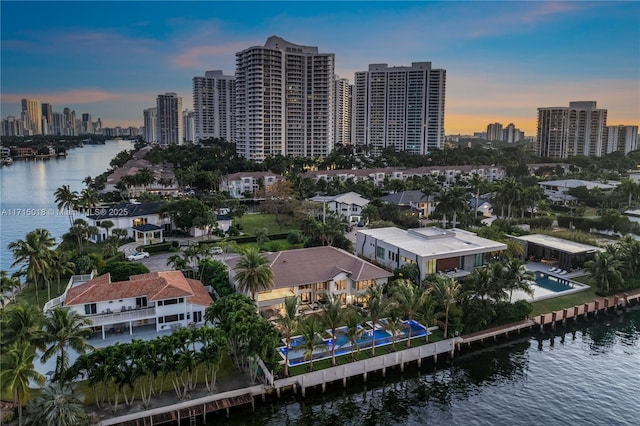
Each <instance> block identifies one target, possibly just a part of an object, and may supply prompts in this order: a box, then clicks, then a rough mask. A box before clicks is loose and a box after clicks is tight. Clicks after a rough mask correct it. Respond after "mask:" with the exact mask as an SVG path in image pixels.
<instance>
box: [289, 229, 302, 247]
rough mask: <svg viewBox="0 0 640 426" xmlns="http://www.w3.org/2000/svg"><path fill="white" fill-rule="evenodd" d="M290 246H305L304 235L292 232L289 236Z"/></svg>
mask: <svg viewBox="0 0 640 426" xmlns="http://www.w3.org/2000/svg"><path fill="white" fill-rule="evenodd" d="M287 241H288V242H289V244H304V235H303V234H302V232H300V231H291V232H289V233H288V234H287Z"/></svg>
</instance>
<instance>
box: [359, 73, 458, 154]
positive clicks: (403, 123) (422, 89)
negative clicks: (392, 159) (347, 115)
mask: <svg viewBox="0 0 640 426" xmlns="http://www.w3.org/2000/svg"><path fill="white" fill-rule="evenodd" d="M445 84H446V71H445V70H444V69H432V68H431V62H413V63H412V64H411V66H410V67H389V66H387V64H372V65H369V71H362V72H357V73H356V74H355V82H354V88H353V118H352V120H353V143H355V144H356V145H363V146H368V147H369V148H370V149H371V150H372V151H373V152H380V151H381V150H382V149H384V148H387V147H391V146H393V147H395V150H396V151H408V152H410V153H414V154H426V153H428V152H430V151H431V150H434V149H440V148H442V146H443V144H444V102H445Z"/></svg>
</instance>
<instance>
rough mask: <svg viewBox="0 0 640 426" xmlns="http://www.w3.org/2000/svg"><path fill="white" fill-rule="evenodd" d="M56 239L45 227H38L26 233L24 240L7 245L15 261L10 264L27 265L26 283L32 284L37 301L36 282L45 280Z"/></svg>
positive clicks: (37, 300)
mask: <svg viewBox="0 0 640 426" xmlns="http://www.w3.org/2000/svg"><path fill="white" fill-rule="evenodd" d="M55 243H56V241H55V239H54V238H53V237H52V236H51V234H50V233H49V231H47V230H46V229H42V228H38V229H36V230H34V231H31V232H29V233H27V236H26V238H25V239H24V240H17V241H13V242H11V243H9V245H8V246H7V247H8V248H9V250H11V251H12V252H13V258H14V259H15V262H13V264H12V265H11V266H12V267H13V266H16V265H20V264H23V265H25V266H26V267H27V269H26V276H27V284H32V285H33V286H34V288H35V290H36V302H37V303H39V297H38V282H39V278H40V277H42V278H43V279H44V280H45V281H47V282H48V280H47V273H48V271H49V265H50V262H51V257H52V255H51V253H52V251H51V247H53V246H54V245H55Z"/></svg>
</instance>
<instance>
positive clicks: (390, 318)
mask: <svg viewBox="0 0 640 426" xmlns="http://www.w3.org/2000/svg"><path fill="white" fill-rule="evenodd" d="M394 307H395V305H394ZM382 327H383V328H384V329H385V330H387V331H388V332H389V333H391V346H392V347H393V350H394V351H395V350H396V339H397V338H398V332H399V331H400V330H402V329H403V328H404V327H405V324H404V322H402V318H400V315H399V313H398V310H397V309H390V310H389V314H388V315H387V318H386V319H385V320H384V323H383V324H382Z"/></svg>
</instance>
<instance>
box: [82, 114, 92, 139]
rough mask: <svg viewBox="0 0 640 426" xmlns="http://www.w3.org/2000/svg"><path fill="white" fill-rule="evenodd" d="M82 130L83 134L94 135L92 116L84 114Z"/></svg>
mask: <svg viewBox="0 0 640 426" xmlns="http://www.w3.org/2000/svg"><path fill="white" fill-rule="evenodd" d="M80 130H81V131H82V134H89V133H93V122H92V121H91V114H88V113H83V114H82V122H81V124H80Z"/></svg>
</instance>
